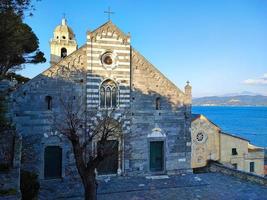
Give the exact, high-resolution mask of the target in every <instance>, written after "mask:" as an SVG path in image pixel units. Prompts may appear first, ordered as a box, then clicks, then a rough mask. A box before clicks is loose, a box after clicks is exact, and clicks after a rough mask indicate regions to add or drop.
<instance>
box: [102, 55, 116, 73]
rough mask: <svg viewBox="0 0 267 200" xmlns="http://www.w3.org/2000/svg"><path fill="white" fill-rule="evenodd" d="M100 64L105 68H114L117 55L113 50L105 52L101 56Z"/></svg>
mask: <svg viewBox="0 0 267 200" xmlns="http://www.w3.org/2000/svg"><path fill="white" fill-rule="evenodd" d="M101 62H102V65H103V66H104V67H105V68H106V69H114V68H115V67H116V66H117V57H116V54H114V53H113V52H110V51H108V52H106V53H104V54H103V55H102V56H101Z"/></svg>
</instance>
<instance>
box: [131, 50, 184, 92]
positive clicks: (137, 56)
mask: <svg viewBox="0 0 267 200" xmlns="http://www.w3.org/2000/svg"><path fill="white" fill-rule="evenodd" d="M132 59H133V61H134V60H136V63H140V64H141V65H146V66H147V67H149V68H151V69H153V72H154V73H155V74H157V76H158V77H160V78H163V79H164V80H165V81H166V82H167V83H168V85H169V86H171V87H172V88H174V89H175V90H176V91H177V93H180V94H182V95H185V94H184V92H183V91H182V90H181V89H180V88H178V87H177V86H176V85H175V84H174V83H173V82H172V81H170V80H169V79H168V78H167V77H166V76H165V75H164V74H162V72H160V71H159V70H158V69H157V68H156V67H155V66H154V65H153V64H151V63H150V62H149V61H148V60H147V59H146V58H145V57H144V56H143V55H142V54H140V53H139V52H138V51H137V50H136V49H134V48H132Z"/></svg>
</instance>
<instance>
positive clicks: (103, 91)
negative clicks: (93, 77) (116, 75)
mask: <svg viewBox="0 0 267 200" xmlns="http://www.w3.org/2000/svg"><path fill="white" fill-rule="evenodd" d="M105 99H106V97H105V88H104V87H101V88H100V107H105Z"/></svg>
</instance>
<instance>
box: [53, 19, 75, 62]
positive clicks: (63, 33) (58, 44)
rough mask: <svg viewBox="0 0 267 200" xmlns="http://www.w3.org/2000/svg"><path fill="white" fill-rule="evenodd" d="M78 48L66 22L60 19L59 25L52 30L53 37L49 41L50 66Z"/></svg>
mask: <svg viewBox="0 0 267 200" xmlns="http://www.w3.org/2000/svg"><path fill="white" fill-rule="evenodd" d="M77 48H78V45H77V42H76V40H75V34H74V33H73V31H72V29H71V28H70V27H69V26H68V25H67V20H66V19H65V18H63V19H62V21H61V24H60V25H58V26H57V27H56V28H55V30H54V37H53V38H52V39H51V40H50V64H51V65H54V64H56V63H57V62H59V61H60V60H61V59H63V58H65V57H66V56H68V55H69V54H71V53H72V52H74V51H76V50H77Z"/></svg>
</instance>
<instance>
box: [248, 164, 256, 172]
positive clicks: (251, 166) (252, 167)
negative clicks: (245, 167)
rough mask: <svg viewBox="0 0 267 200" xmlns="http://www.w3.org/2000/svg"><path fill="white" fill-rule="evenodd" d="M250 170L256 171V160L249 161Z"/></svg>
mask: <svg viewBox="0 0 267 200" xmlns="http://www.w3.org/2000/svg"><path fill="white" fill-rule="evenodd" d="M249 171H250V172H255V163H254V162H250V163H249Z"/></svg>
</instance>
